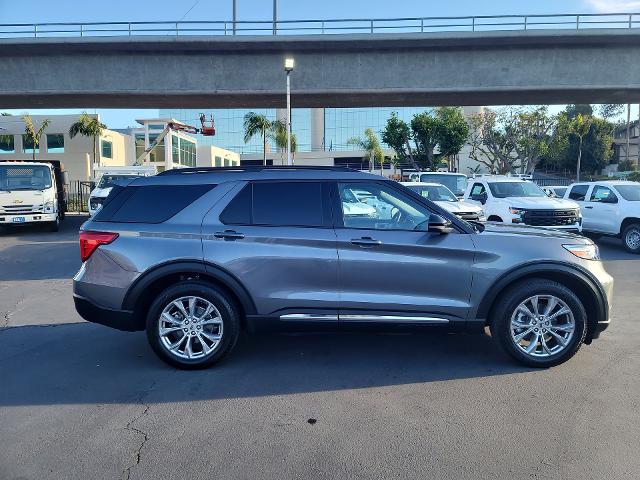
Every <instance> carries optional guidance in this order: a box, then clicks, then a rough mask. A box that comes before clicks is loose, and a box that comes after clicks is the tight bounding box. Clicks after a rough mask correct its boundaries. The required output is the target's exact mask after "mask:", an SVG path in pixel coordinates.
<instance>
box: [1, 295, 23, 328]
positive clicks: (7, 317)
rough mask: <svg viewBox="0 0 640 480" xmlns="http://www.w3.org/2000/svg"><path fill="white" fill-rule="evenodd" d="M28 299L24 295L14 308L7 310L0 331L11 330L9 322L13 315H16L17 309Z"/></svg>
mask: <svg viewBox="0 0 640 480" xmlns="http://www.w3.org/2000/svg"><path fill="white" fill-rule="evenodd" d="M25 299H26V297H25V296H24V295H23V296H22V297H21V298H20V299H19V300H18V301H17V302H16V303H15V304H14V305H13V307H11V308H10V309H9V310H7V311H6V312H5V313H4V315H3V317H2V325H0V331H2V330H6V329H7V328H9V320H10V318H11V315H13V314H14V313H15V310H16V308H18V306H19V305H20V304H21V303H22V302H24V301H25Z"/></svg>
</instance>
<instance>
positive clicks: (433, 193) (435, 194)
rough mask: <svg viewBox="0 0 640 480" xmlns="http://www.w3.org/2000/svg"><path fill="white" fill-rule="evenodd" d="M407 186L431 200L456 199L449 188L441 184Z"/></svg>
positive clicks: (452, 200) (448, 200)
mask: <svg viewBox="0 0 640 480" xmlns="http://www.w3.org/2000/svg"><path fill="white" fill-rule="evenodd" d="M409 188H410V189H411V190H413V191H414V192H417V193H419V194H420V195H422V196H423V197H424V198H428V199H429V200H431V201H432V202H457V201H458V199H457V198H456V196H455V195H454V194H453V193H451V190H449V189H448V188H447V187H445V186H443V185H409Z"/></svg>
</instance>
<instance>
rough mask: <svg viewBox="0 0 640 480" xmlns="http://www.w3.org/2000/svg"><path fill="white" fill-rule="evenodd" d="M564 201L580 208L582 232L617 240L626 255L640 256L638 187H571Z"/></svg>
mask: <svg viewBox="0 0 640 480" xmlns="http://www.w3.org/2000/svg"><path fill="white" fill-rule="evenodd" d="M564 198H567V199H571V200H573V201H574V202H577V203H578V204H579V205H580V209H581V210H582V216H583V225H582V228H583V229H584V231H586V232H590V233H595V234H598V235H611V236H615V237H620V238H621V239H622V243H623V244H624V248H625V249H626V250H627V251H628V252H631V253H639V254H640V183H637V182H628V181H624V180H617V181H606V182H583V183H574V184H572V185H570V186H569V188H568V189H567V191H566V192H565V194H564Z"/></svg>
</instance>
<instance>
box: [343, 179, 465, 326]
mask: <svg viewBox="0 0 640 480" xmlns="http://www.w3.org/2000/svg"><path fill="white" fill-rule="evenodd" d="M345 190H349V191H354V192H355V193H356V196H357V197H358V200H359V201H363V202H364V201H366V203H367V205H371V206H374V207H375V209H376V212H377V213H375V214H371V215H369V216H366V215H359V216H355V215H353V218H349V217H350V215H352V214H353V212H354V211H357V210H356V209H354V208H347V207H346V206H345V205H344V204H345V202H347V201H348V199H349V197H350V195H348V192H347V195H345ZM335 198H336V202H337V203H340V204H341V205H339V206H338V205H335V211H336V212H337V215H338V216H339V217H340V219H339V220H340V222H339V225H338V226H337V228H336V236H337V240H338V256H339V277H340V292H341V299H340V323H341V324H342V323H346V321H349V320H351V317H356V316H359V317H360V318H366V315H365V314H367V315H369V316H376V317H388V318H387V319H382V320H385V321H386V320H388V321H389V323H397V322H402V319H401V318H400V320H398V319H397V318H395V317H403V316H406V317H412V318H413V320H412V319H407V321H408V323H418V322H419V321H424V322H425V323H429V321H431V322H432V323H436V322H437V320H438V319H450V320H451V321H452V322H455V321H463V320H465V319H466V317H467V314H468V311H469V298H470V289H471V267H472V264H473V258H474V251H475V249H474V245H473V242H472V241H471V239H470V238H469V235H467V234H463V233H457V232H453V233H449V234H438V233H429V232H427V231H425V230H426V229H427V228H426V227H427V223H428V218H429V216H430V215H431V212H430V210H429V209H428V207H426V206H425V205H424V204H422V203H421V202H419V201H417V200H416V199H414V198H413V197H411V196H408V195H406V194H405V193H404V192H402V191H398V190H396V189H394V188H392V187H391V186H389V185H388V182H379V183H376V182H362V183H358V184H357V185H355V186H354V185H353V182H349V183H344V184H342V183H339V184H337V191H336V193H335ZM338 198H339V199H340V200H339V201H338V200H337V199H338ZM389 210H391V215H390V217H389V216H388V215H387V213H386V212H388V211H389ZM398 211H400V212H398ZM380 212H382V213H380ZM376 215H377V216H376ZM340 223H341V225H340ZM353 227H356V228H353ZM367 227H370V228H367ZM414 228H416V229H418V230H413V229H414ZM356 314H358V315H356ZM418 314H420V315H418ZM372 320H374V319H373V318H372ZM354 321H357V319H355V320H354Z"/></svg>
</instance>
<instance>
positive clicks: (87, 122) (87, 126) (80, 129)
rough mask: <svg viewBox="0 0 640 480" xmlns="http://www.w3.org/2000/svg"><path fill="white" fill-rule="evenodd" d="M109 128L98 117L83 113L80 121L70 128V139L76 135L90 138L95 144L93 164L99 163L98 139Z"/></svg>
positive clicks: (79, 118)
mask: <svg viewBox="0 0 640 480" xmlns="http://www.w3.org/2000/svg"><path fill="white" fill-rule="evenodd" d="M106 128H107V126H106V125H105V124H104V123H102V122H100V120H98V119H97V118H96V117H92V116H91V115H89V114H87V112H83V113H82V114H81V115H80V116H79V117H78V120H76V121H75V122H73V123H72V124H71V126H70V127H69V137H70V138H74V137H75V136H76V135H82V136H83V137H89V138H91V140H92V143H93V164H94V165H95V164H96V163H98V138H99V137H100V135H102V133H103V132H104V131H105V130H106Z"/></svg>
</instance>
